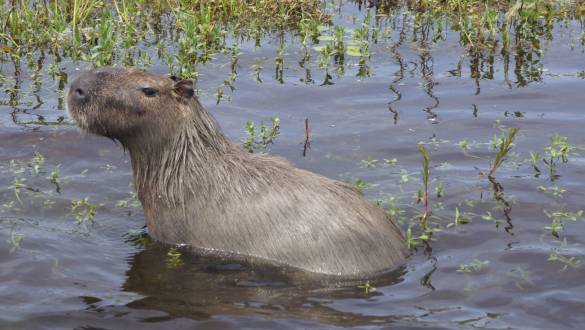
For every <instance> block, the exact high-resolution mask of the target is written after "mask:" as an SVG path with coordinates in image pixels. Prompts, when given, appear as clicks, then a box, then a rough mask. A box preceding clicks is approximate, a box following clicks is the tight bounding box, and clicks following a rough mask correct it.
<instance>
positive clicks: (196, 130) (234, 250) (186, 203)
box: [68, 69, 407, 278]
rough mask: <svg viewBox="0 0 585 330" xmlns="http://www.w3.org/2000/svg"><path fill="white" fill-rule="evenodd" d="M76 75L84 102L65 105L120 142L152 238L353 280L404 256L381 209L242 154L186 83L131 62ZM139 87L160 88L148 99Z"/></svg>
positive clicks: (347, 190)
mask: <svg viewBox="0 0 585 330" xmlns="http://www.w3.org/2000/svg"><path fill="white" fill-rule="evenodd" d="M82 77H84V78H83V79H87V80H88V81H90V85H91V89H90V90H89V91H88V93H89V94H90V101H89V102H86V103H82V104H79V103H76V102H75V100H74V99H73V97H72V91H70V92H69V95H68V108H69V111H70V113H71V115H72V117H73V118H74V119H75V121H76V122H77V124H78V126H80V127H81V128H82V129H84V130H86V131H89V132H92V133H95V134H99V135H103V136H107V137H110V138H112V139H116V140H118V141H120V142H121V143H122V145H123V146H124V147H125V148H127V149H128V151H129V153H130V157H131V161H132V169H133V172H134V185H135V189H136V191H137V193H138V196H139V199H140V201H141V202H142V205H143V207H144V211H145V217H146V224H147V226H148V229H149V232H150V234H151V235H152V236H153V237H154V238H156V239H158V240H160V241H163V242H167V243H173V244H177V243H185V244H189V245H191V246H193V247H197V248H199V249H205V250H208V251H211V252H212V253H213V252H217V254H218V255H229V256H233V257H240V258H243V259H251V260H254V259H257V260H259V261H262V262H269V263H276V264H286V265H288V266H292V267H296V268H300V269H303V270H306V271H309V272H314V273H319V274H328V275H336V276H343V277H353V278H365V277H370V276H373V275H375V274H378V273H382V272H385V271H388V270H392V269H394V268H396V267H397V266H398V265H400V264H401V263H402V262H403V261H404V258H405V257H406V254H407V250H406V247H405V244H404V240H403V238H402V236H401V234H400V230H399V229H398V228H397V226H396V225H395V224H394V223H393V222H392V221H391V220H390V219H388V218H387V217H386V215H385V212H384V211H383V210H382V209H381V208H379V207H377V206H375V205H373V204H372V203H370V202H369V201H367V200H366V199H365V198H364V197H363V196H362V194H361V193H360V192H359V191H357V190H355V189H354V188H352V187H350V186H348V185H346V184H344V183H341V182H338V181H334V180H331V179H328V178H326V177H323V176H320V175H317V174H315V173H312V172H309V171H305V170H301V169H298V168H295V167H293V166H292V165H291V164H289V163H288V162H287V161H286V160H285V159H283V158H280V157H273V156H266V155H258V154H250V153H248V152H245V151H244V150H243V149H241V148H240V147H239V146H238V145H236V144H234V143H232V142H230V141H229V140H228V139H227V138H226V137H225V136H224V134H223V133H222V131H221V129H220V127H219V126H218V124H217V123H216V121H215V120H214V119H213V118H212V116H211V115H210V114H209V113H208V112H207V111H206V110H205V109H204V108H203V107H202V106H201V104H200V103H199V102H198V100H197V99H196V97H193V96H191V95H192V85H191V84H190V83H189V82H186V81H179V82H176V81H174V80H172V79H170V78H168V77H163V76H156V75H152V74H148V73H146V72H143V71H140V70H136V69H98V70H94V71H92V72H89V73H85V74H84V75H82ZM80 79H81V78H80ZM74 84H75V82H73V83H72V85H74ZM143 87H153V88H156V89H158V90H159V93H158V95H156V96H155V97H147V96H145V95H144V93H143V92H142V91H141V88H143Z"/></svg>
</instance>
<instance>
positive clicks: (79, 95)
mask: <svg viewBox="0 0 585 330" xmlns="http://www.w3.org/2000/svg"><path fill="white" fill-rule="evenodd" d="M94 82H95V77H94V75H93V74H90V73H85V74H83V75H82V76H80V77H79V78H77V79H75V80H74V81H73V82H72V83H71V87H69V95H70V96H71V98H72V99H73V100H75V101H77V102H86V101H87V100H89V94H90V93H89V91H90V90H91V87H92V85H93V84H94Z"/></svg>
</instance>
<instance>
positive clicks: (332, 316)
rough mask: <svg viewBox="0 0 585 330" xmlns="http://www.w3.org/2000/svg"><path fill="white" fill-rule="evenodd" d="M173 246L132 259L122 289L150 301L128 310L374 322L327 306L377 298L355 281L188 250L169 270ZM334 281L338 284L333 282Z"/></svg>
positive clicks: (384, 281)
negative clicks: (333, 302) (330, 302)
mask: <svg viewBox="0 0 585 330" xmlns="http://www.w3.org/2000/svg"><path fill="white" fill-rule="evenodd" d="M167 251H168V247H165V246H160V245H158V244H150V245H149V246H148V247H147V248H146V249H145V250H143V251H141V252H140V253H138V254H136V255H135V256H133V257H132V258H131V260H130V261H129V262H130V270H129V271H128V273H127V280H126V281H125V283H124V285H123V289H124V290H126V291H129V292H136V293H139V294H140V295H143V296H144V297H145V298H143V299H140V300H136V301H133V302H132V303H130V304H128V307H131V308H137V309H147V310H160V311H165V312H166V313H168V317H169V318H180V317H188V318H193V319H196V320H206V319H210V318H212V317H213V316H214V315H221V314H232V315H258V316H262V317H268V318H298V319H305V320H313V321H317V322H320V323H326V324H332V325H339V326H341V325H346V326H347V325H362V324H368V323H370V322H372V321H373V320H375V317H369V316H366V315H363V316H362V315H357V314H356V315H348V314H346V313H341V312H339V311H337V310H335V309H332V308H330V307H328V304H327V301H328V300H343V299H348V298H358V297H362V298H368V299H374V298H375V297H376V296H378V295H379V294H378V293H376V292H372V293H365V292H364V290H363V289H360V288H358V287H357V285H356V283H338V282H335V281H333V280H329V281H327V282H323V281H322V280H323V279H313V280H310V279H307V278H302V277H303V274H297V276H299V277H300V278H297V279H294V277H295V275H294V273H292V272H290V271H286V272H284V271H282V270H279V269H259V268H258V267H251V266H244V265H241V264H233V263H225V262H221V261H217V260H216V259H206V258H204V257H194V256H190V255H189V254H188V251H183V253H184V255H183V257H182V258H183V259H184V260H185V262H184V263H182V264H181V265H180V266H177V267H169V266H168V264H167V263H166V262H165V260H167V259H168V256H167ZM401 275H402V273H401V272H400V271H397V272H395V273H394V274H390V275H386V276H385V278H380V279H377V280H376V281H373V282H372V284H373V285H376V286H377V285H380V286H386V285H392V284H394V283H397V282H399V281H401V278H400V277H401ZM331 281H333V282H331Z"/></svg>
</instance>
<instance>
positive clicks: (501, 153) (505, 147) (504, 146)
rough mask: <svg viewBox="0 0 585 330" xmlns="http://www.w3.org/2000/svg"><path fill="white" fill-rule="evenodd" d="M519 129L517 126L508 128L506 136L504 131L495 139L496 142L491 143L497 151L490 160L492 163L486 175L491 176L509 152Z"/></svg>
mask: <svg viewBox="0 0 585 330" xmlns="http://www.w3.org/2000/svg"><path fill="white" fill-rule="evenodd" d="M518 131H520V129H519V128H510V129H508V135H507V136H506V135H505V134H504V132H502V133H501V135H500V137H499V138H498V139H497V142H496V143H494V144H493V146H494V147H495V148H497V150H498V152H497V153H496V156H495V158H494V160H493V162H492V165H491V167H490V169H489V171H488V177H492V176H493V175H494V173H495V172H496V170H497V169H498V168H499V167H500V166H501V165H502V163H503V162H504V160H505V158H506V156H507V155H508V153H509V152H510V150H511V149H512V146H513V144H512V143H513V142H514V139H515V138H516V134H518Z"/></svg>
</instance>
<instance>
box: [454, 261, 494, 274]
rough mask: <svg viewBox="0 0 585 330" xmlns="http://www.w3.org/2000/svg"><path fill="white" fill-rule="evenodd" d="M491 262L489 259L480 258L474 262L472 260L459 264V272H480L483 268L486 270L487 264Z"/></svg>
mask: <svg viewBox="0 0 585 330" xmlns="http://www.w3.org/2000/svg"><path fill="white" fill-rule="evenodd" d="M489 264H490V262H489V261H488V260H483V261H482V260H479V259H474V260H473V261H472V262H470V263H468V264H461V265H459V268H458V269H457V272H459V273H475V272H479V271H481V270H484V269H485V268H487V266H488V265H489Z"/></svg>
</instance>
